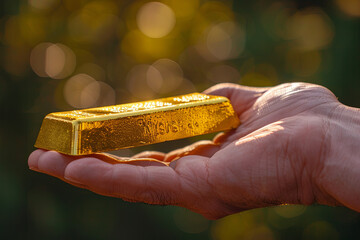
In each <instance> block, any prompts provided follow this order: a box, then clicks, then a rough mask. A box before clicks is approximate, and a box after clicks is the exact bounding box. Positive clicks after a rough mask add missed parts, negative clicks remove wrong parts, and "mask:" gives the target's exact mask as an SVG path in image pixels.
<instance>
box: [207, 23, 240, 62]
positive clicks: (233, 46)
mask: <svg viewBox="0 0 360 240" xmlns="http://www.w3.org/2000/svg"><path fill="white" fill-rule="evenodd" d="M206 46H207V48H208V50H209V52H210V54H212V55H213V56H214V57H215V58H216V59H218V60H226V59H231V58H236V57H238V56H239V54H240V53H241V52H242V51H243V50H244V47H245V34H244V32H243V31H242V30H241V29H240V28H239V27H238V26H237V25H236V24H235V23H233V22H223V23H219V24H216V25H215V26H212V27H211V28H210V30H209V32H208V34H207V37H206Z"/></svg>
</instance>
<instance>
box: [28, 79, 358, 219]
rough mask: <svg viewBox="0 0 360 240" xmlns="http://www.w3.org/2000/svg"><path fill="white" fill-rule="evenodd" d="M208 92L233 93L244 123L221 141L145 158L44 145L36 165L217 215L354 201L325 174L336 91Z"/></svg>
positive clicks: (107, 191)
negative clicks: (66, 151) (121, 158)
mask: <svg viewBox="0 0 360 240" xmlns="http://www.w3.org/2000/svg"><path fill="white" fill-rule="evenodd" d="M205 93H207V94H213V95H222V96H225V97H228V98H229V99H230V101H231V103H232V105H233V107H234V109H235V111H236V113H237V114H238V116H239V118H240V121H241V122H242V124H241V125H240V126H239V127H238V128H237V129H234V130H232V131H230V132H227V133H224V134H220V135H218V136H217V137H215V138H214V139H213V141H201V142H198V143H195V144H193V145H190V146H187V147H185V148H183V149H178V150H176V151H173V152H170V153H168V154H164V153H160V152H143V153H140V154H138V155H136V156H134V158H135V159H140V160H141V161H132V162H129V163H118V162H116V161H111V157H107V156H106V155H90V156H85V157H72V156H67V155H63V154H60V153H57V152H54V151H45V150H36V151H34V152H33V153H32V154H31V155H30V157H29V167H30V168H31V169H33V170H35V171H40V172H44V173H47V174H50V175H53V176H56V177H58V178H60V179H63V180H64V181H67V182H69V183H71V184H73V185H75V186H78V187H83V188H86V189H89V190H91V191H94V192H96V193H99V194H102V195H107V196H113V197H119V198H122V199H124V200H127V201H135V202H146V203H150V204H165V205H177V206H182V207H186V208H188V209H190V210H192V211H195V212H198V213H200V214H202V215H204V216H205V217H207V218H211V219H215V218H219V217H222V216H226V215H228V214H231V213H235V212H239V211H242V210H246V209H251V208H256V207H264V206H271V205H278V204H283V203H294V204H312V203H314V202H318V203H323V204H328V205H349V204H348V202H349V201H351V199H350V200H349V199H345V200H343V201H340V200H339V199H338V198H337V197H336V193H334V194H332V187H334V186H332V187H331V186H328V185H331V183H330V182H329V181H330V180H329V179H328V178H326V179H325V178H324V179H322V178H321V176H323V175H324V174H327V173H324V171H328V168H327V167H326V166H327V165H328V164H327V162H328V161H329V159H331V158H332V154H333V153H332V152H331V151H329V145H330V144H331V142H330V140H329V138H328V137H327V136H328V134H329V131H330V129H332V128H333V126H334V125H336V124H334V123H333V119H334V118H335V119H336V116H333V115H334V111H335V110H336V109H338V108H339V106H340V105H341V104H340V103H339V102H338V101H337V99H336V97H335V96H334V95H333V94H332V93H331V92H330V91H329V90H327V89H326V88H323V87H320V86H317V85H312V84H306V83H290V84H283V85H279V86H276V87H273V88H248V87H243V86H239V85H235V84H219V85H216V86H214V87H212V88H210V89H208V90H207V91H205ZM162 162H165V163H168V162H170V164H162ZM329 171H330V172H331V171H332V169H331V168H330V169H329ZM319 177H320V178H319ZM324 189H326V190H324ZM335 190H336V189H335ZM335 190H334V191H335ZM335 192H336V191H335ZM350 207H351V208H353V209H357V206H355V207H354V206H350ZM359 209H360V206H359Z"/></svg>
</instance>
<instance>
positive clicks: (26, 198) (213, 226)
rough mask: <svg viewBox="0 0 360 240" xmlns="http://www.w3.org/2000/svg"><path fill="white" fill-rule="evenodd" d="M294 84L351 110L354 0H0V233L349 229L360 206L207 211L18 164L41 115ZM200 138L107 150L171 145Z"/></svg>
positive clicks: (256, 235) (347, 233)
mask: <svg viewBox="0 0 360 240" xmlns="http://www.w3.org/2000/svg"><path fill="white" fill-rule="evenodd" d="M292 81H304V82H312V83H317V84H321V85H324V86H326V87H328V88H330V89H331V90H332V91H333V92H334V93H335V94H336V96H338V98H339V100H340V101H341V102H343V103H345V104H347V105H350V106H355V107H359V106H360V95H359V92H360V1H359V0H329V1H325V0H321V1H320V0H319V1H315V0H314V1H309V0H289V1H285V0H283V1H267V0H254V1H235V0H233V1H207V0H181V1H180V0H163V1H159V2H151V1H146V0H136V1H129V0H103V1H100V0H93V1H90V0H63V1H61V0H23V1H20V0H2V1H1V2H0V110H1V112H0V116H1V118H0V121H1V124H0V157H1V162H0V237H1V238H2V239H5V237H6V238H11V239H359V238H360V218H359V216H360V214H359V213H356V212H353V211H350V210H348V209H346V208H341V207H336V208H333V207H324V206H309V207H304V206H281V207H274V208H266V209H256V210H251V211H247V212H244V213H240V214H235V215H232V216H229V217H226V218H223V219H220V220H217V221H208V220H206V219H204V218H202V217H201V216H199V215H197V214H194V213H192V212H189V211H187V210H185V209H182V208H178V207H171V206H167V207H160V206H150V205H145V204H140V203H136V204H135V203H127V202H124V201H122V200H121V199H114V198H109V197H103V196H100V195H96V194H94V193H91V192H89V191H86V190H82V189H78V188H75V187H72V186H70V185H68V184H66V183H63V182H61V181H60V180H58V179H55V178H52V177H50V176H46V175H44V174H39V173H35V172H32V171H30V170H28V167H27V156H28V155H29V154H30V152H31V151H33V150H34V148H33V144H34V142H35V139H36V136H37V133H38V130H39V128H40V125H41V121H42V118H43V117H44V116H45V114H47V113H49V112H54V111H63V110H71V109H78V108H86V107H94V106H100V105H110V104H115V103H116V104H119V103H125V102H131V101H137V100H147V99H153V98H158V97H165V96H172V95H176V94H183V93H190V92H195V91H203V90H204V89H206V88H208V87H210V86H212V85H214V84H216V83H219V82H234V83H240V84H244V85H252V86H272V85H276V84H280V83H282V82H292ZM198 139H199V138H193V139H187V140H181V141H175V142H169V143H163V144H157V145H154V146H149V147H143V148H136V149H131V150H122V151H117V152H116V154H120V155H122V156H130V155H132V154H134V153H137V152H139V151H141V150H144V149H155V150H160V151H165V152H167V151H170V150H172V149H175V148H177V147H181V146H184V145H186V144H188V143H190V142H193V141H195V140H198Z"/></svg>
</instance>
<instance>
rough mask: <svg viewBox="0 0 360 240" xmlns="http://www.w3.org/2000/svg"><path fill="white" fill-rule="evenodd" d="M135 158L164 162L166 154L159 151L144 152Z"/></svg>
mask: <svg viewBox="0 0 360 240" xmlns="http://www.w3.org/2000/svg"><path fill="white" fill-rule="evenodd" d="M133 158H154V159H157V160H160V161H164V158H165V153H162V152H157V151H144V152H141V153H138V154H136V155H134V156H133Z"/></svg>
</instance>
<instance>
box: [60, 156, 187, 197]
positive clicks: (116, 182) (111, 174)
mask: <svg viewBox="0 0 360 240" xmlns="http://www.w3.org/2000/svg"><path fill="white" fill-rule="evenodd" d="M64 178H65V179H67V180H69V181H72V182H76V183H80V184H84V185H85V186H87V187H86V188H88V189H89V190H91V191H94V192H96V193H99V194H102V195H107V196H114V197H120V198H123V199H125V200H128V201H135V202H146V203H150V204H175V203H177V202H179V199H180V196H179V193H180V191H179V190H180V189H181V188H180V183H179V179H178V176H177V174H176V172H175V171H174V170H173V169H172V168H170V167H167V166H148V167H142V166H134V165H130V164H114V165H112V164H109V163H105V162H103V161H101V160H99V159H95V158H82V159H78V160H76V161H73V162H71V163H70V164H68V166H67V167H66V170H65V174H64Z"/></svg>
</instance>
